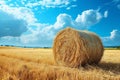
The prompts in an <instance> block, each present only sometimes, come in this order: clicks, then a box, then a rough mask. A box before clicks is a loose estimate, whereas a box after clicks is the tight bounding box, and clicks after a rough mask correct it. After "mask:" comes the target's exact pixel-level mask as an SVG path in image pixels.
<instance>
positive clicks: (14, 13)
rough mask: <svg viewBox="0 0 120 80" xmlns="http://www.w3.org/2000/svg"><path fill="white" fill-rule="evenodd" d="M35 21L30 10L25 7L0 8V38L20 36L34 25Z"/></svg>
mask: <svg viewBox="0 0 120 80" xmlns="http://www.w3.org/2000/svg"><path fill="white" fill-rule="evenodd" d="M36 22H37V19H36V18H35V16H34V13H33V12H32V10H31V9H29V8H25V7H10V6H8V5H6V4H2V5H1V6H0V25H1V26H0V28H1V29H0V37H3V36H14V37H15V36H20V35H21V34H23V33H24V32H25V31H27V29H28V28H30V26H32V25H33V24H35V23H36Z"/></svg>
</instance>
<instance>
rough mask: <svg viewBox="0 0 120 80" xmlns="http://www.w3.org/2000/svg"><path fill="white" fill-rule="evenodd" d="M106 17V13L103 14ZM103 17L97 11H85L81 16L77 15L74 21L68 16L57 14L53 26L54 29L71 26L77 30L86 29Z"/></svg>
mask: <svg viewBox="0 0 120 80" xmlns="http://www.w3.org/2000/svg"><path fill="white" fill-rule="evenodd" d="M105 16H106V17H107V13H106V12H105ZM103 17H104V16H102V14H101V13H100V12H99V11H97V10H92V9H90V10H86V11H83V12H82V14H78V16H77V17H76V19H72V17H71V16H70V15H68V14H65V13H63V14H59V15H58V16H57V21H56V22H55V24H54V28H64V27H66V26H71V27H74V28H77V29H88V28H89V27H90V26H92V25H94V24H96V23H98V22H99V21H100V20H101V19H102V18H103Z"/></svg>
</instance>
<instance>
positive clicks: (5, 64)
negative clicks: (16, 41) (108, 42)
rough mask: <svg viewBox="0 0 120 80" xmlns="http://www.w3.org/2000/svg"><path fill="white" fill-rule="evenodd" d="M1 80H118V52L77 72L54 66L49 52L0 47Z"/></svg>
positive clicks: (110, 53) (119, 56)
mask: <svg viewBox="0 0 120 80" xmlns="http://www.w3.org/2000/svg"><path fill="white" fill-rule="evenodd" d="M0 80H120V50H105V52H104V55H103V58H102V60H101V62H100V63H99V65H92V66H90V65H87V66H85V67H84V68H83V67H80V68H79V69H77V68H69V67H62V66H57V65H55V62H54V58H53V53H52V49H27V48H0Z"/></svg>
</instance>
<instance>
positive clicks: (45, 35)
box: [21, 10, 104, 45]
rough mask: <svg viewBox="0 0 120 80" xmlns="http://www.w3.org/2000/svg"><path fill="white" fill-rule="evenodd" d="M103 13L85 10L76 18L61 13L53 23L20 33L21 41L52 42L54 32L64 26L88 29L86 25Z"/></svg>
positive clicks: (98, 19)
mask: <svg viewBox="0 0 120 80" xmlns="http://www.w3.org/2000/svg"><path fill="white" fill-rule="evenodd" d="M103 17H104V15H103V16H102V14H101V13H100V12H98V11H96V10H86V11H83V12H82V14H78V16H77V17H76V19H73V18H72V16H70V15H68V14H66V13H63V14H59V15H58V16H57V19H56V22H55V23H54V24H51V25H49V24H44V25H42V24H41V25H40V24H39V25H38V24H37V25H38V27H36V29H35V30H30V31H29V32H31V34H27V35H22V36H21V41H22V42H24V44H29V43H31V44H38V45H41V44H42V45H43V44H44V45H46V44H47V43H50V44H52V41H53V39H54V37H55V34H56V33H57V32H58V31H59V30H61V29H64V28H66V27H68V26H69V27H73V28H77V29H88V27H90V26H92V25H94V24H96V23H98V22H99V21H100V20H101V19H102V18H103Z"/></svg>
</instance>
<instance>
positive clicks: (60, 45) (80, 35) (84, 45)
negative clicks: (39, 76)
mask: <svg viewBox="0 0 120 80" xmlns="http://www.w3.org/2000/svg"><path fill="white" fill-rule="evenodd" d="M103 51H104V47H103V45H102V42H101V40H100V38H99V37H98V36H97V35H96V34H94V33H92V32H88V31H77V30H74V29H72V28H66V29H64V30H62V31H60V32H59V33H58V35H57V36H56V38H55V40H54V44H53V53H54V58H55V62H56V63H57V64H58V65H61V66H68V67H79V66H84V65H85V64H98V62H99V61H100V59H101V57H102V55H103Z"/></svg>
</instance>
